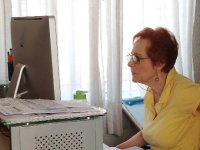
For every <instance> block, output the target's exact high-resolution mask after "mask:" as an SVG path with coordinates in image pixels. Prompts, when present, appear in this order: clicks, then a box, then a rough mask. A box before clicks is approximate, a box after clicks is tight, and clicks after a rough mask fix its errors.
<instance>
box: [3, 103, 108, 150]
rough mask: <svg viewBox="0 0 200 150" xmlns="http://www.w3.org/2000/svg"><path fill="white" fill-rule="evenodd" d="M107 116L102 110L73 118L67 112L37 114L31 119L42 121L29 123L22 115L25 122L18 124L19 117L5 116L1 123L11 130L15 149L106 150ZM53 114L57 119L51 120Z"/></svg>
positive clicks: (13, 149) (11, 140)
mask: <svg viewBox="0 0 200 150" xmlns="http://www.w3.org/2000/svg"><path fill="white" fill-rule="evenodd" d="M91 107H92V106H91ZM93 108H96V107H93ZM104 114H105V111H103V110H101V109H99V108H97V109H96V111H95V112H87V113H84V112H82V113H76V114H74V115H76V116H73V117H69V115H68V114H65V113H62V114H60V113H58V114H37V115H36V116H35V117H33V116H31V117H32V118H37V116H38V117H39V118H40V120H39V121H35V120H34V119H33V120H34V121H29V122H27V121H25V120H28V118H27V119H26V117H27V115H22V116H21V117H23V116H24V118H25V119H24V121H20V122H17V121H16V118H15V117H12V116H10V117H8V116H5V115H2V114H1V115H0V118H1V119H2V120H1V123H0V124H1V126H3V127H7V128H8V129H9V131H10V143H11V146H10V147H11V149H12V150H67V149H68V150H102V149H103V127H102V126H103V123H102V116H103V115H104ZM52 115H54V117H53V118H56V119H48V118H49V116H52ZM41 116H42V117H43V119H41ZM13 118H14V119H13ZM45 118H46V119H45ZM51 118H52V117H51Z"/></svg>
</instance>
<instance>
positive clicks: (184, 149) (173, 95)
mask: <svg viewBox="0 0 200 150" xmlns="http://www.w3.org/2000/svg"><path fill="white" fill-rule="evenodd" d="M144 99H145V101H144V107H145V118H144V129H143V136H144V139H145V141H146V142H147V143H149V144H150V145H151V148H152V149H153V150H199V149H200V113H199V112H198V111H196V109H197V107H198V105H199V104H200V85H198V84H195V83H193V82H192V81H191V80H189V79H188V78H186V77H184V76H182V75H180V74H178V73H177V72H176V71H175V69H174V68H173V69H171V70H170V72H169V73H168V76H167V80H166V84H165V87H164V90H163V92H162V95H161V97H160V100H159V102H158V103H156V104H154V97H153V94H152V92H151V89H149V90H148V92H147V94H146V95H145V98H144Z"/></svg>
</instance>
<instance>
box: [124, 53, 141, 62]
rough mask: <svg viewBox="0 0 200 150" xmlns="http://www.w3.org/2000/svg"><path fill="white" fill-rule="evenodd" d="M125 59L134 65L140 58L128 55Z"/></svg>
mask: <svg viewBox="0 0 200 150" xmlns="http://www.w3.org/2000/svg"><path fill="white" fill-rule="evenodd" d="M127 59H128V61H133V62H134V63H139V62H140V58H139V57H138V56H136V55H133V54H128V55H127Z"/></svg>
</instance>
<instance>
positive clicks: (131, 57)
mask: <svg viewBox="0 0 200 150" xmlns="http://www.w3.org/2000/svg"><path fill="white" fill-rule="evenodd" d="M127 59H128V61H133V62H134V63H136V64H139V63H140V61H141V60H143V59H150V58H148V57H144V58H143V57H139V56H137V55H134V54H130V53H129V54H127Z"/></svg>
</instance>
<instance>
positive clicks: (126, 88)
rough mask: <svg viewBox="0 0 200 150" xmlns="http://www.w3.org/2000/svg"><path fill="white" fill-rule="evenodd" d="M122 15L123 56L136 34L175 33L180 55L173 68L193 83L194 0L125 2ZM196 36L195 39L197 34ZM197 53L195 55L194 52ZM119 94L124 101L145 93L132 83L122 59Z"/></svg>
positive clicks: (141, 88) (129, 49) (128, 50)
mask: <svg viewBox="0 0 200 150" xmlns="http://www.w3.org/2000/svg"><path fill="white" fill-rule="evenodd" d="M123 13H124V20H123V24H124V28H123V30H124V31H123V33H124V34H123V55H124V56H125V55H126V54H127V53H129V52H130V51H131V49H132V37H133V36H134V34H135V33H137V32H138V31H139V30H141V29H142V28H144V27H152V28H155V27H158V26H162V27H165V28H167V29H169V30H170V31H172V32H173V33H174V35H175V37H176V39H177V41H178V43H179V54H178V58H177V61H176V64H175V68H176V69H177V71H178V72H179V73H181V74H183V75H185V76H187V77H188V78H190V79H192V80H194V71H193V63H192V62H193V55H192V48H193V47H192V39H193V25H194V13H195V0H162V1H161V0H151V1H148V0H142V1H141V0H134V1H132V0H126V1H124V11H123ZM196 18H198V17H196ZM196 30H197V28H196ZM195 33H196V35H197V34H198V31H197V32H195ZM196 53H198V52H197V51H196ZM196 57H198V56H196ZM196 60H197V58H196ZM195 64H196V63H195ZM195 66H196V65H195ZM122 91H123V97H125V98H126V97H133V96H142V95H144V93H145V87H143V86H142V87H141V85H139V86H138V84H135V83H132V82H131V74H130V71H129V69H128V67H127V61H125V59H124V62H123V88H122Z"/></svg>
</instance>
